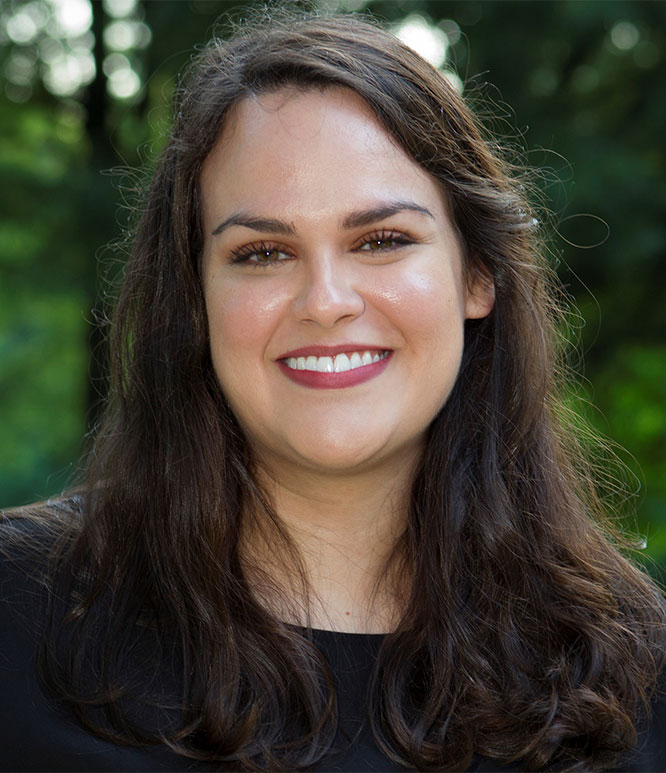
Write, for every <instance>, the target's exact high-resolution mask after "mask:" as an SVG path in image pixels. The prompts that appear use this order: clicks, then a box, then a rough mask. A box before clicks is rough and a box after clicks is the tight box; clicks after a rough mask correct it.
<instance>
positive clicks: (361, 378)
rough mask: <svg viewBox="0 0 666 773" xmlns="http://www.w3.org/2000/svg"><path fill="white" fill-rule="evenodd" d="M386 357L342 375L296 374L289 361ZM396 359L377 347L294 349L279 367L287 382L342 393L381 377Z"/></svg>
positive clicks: (278, 363)
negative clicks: (341, 356) (366, 354)
mask: <svg viewBox="0 0 666 773" xmlns="http://www.w3.org/2000/svg"><path fill="white" fill-rule="evenodd" d="M387 351H388V354H386V356H385V357H383V358H382V359H381V360H378V361H377V362H372V363H370V364H368V365H361V366H359V367H356V368H352V369H350V370H345V371H341V372H340V373H322V372H320V371H317V370H296V369H295V368H290V367H289V366H288V365H287V363H286V359H287V358H288V357H290V358H291V357H312V356H314V357H332V358H335V355H336V354H342V353H346V354H350V353H352V352H359V353H363V352H371V353H372V354H384V353H385V352H387ZM392 356H393V351H392V350H386V349H380V348H378V347H376V346H359V345H358V344H352V345H351V346H350V345H349V344H346V345H341V346H309V347H303V348H302V349H294V350H292V351H290V352H288V353H287V354H285V355H283V357H281V358H280V359H279V360H277V365H278V367H279V368H280V370H281V371H282V373H284V375H285V376H287V378H289V379H290V380H291V381H293V382H295V383H296V384H300V385H301V386H305V387H310V388H311V389H343V388H345V387H352V386H356V385H357V384H362V383H364V382H365V381H369V380H370V379H372V378H375V376H378V375H379V374H380V373H382V372H383V371H384V369H385V368H386V367H387V366H388V363H389V360H390V359H391V357H392Z"/></svg>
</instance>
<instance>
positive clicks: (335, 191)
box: [201, 87, 443, 210]
mask: <svg viewBox="0 0 666 773" xmlns="http://www.w3.org/2000/svg"><path fill="white" fill-rule="evenodd" d="M229 118H230V120H229V121H228V122H227V123H226V125H225V128H224V130H223V131H222V133H221V135H220V137H219V138H218V141H217V142H216V144H215V146H214V147H213V149H212V151H211V153H210V154H209V156H208V158H207V159H206V162H205V164H204V167H203V170H202V179H201V183H202V195H203V198H204V205H205V204H206V198H207V197H211V198H213V199H216V200H218V201H219V200H220V198H223V199H225V200H226V201H227V202H228V204H229V206H232V207H233V206H241V205H242V204H243V203H244V202H245V201H247V200H251V201H256V202H260V203H264V202H265V203H267V204H268V203H271V204H274V203H276V202H280V203H284V202H287V201H289V202H291V204H292V205H297V204H300V205H301V206H304V207H306V208H308V209H310V210H314V209H316V208H317V207H318V206H321V207H322V209H328V208H330V206H331V204H332V202H335V201H338V202H339V203H340V204H343V203H345V204H347V205H348V206H347V208H351V209H353V208H354V202H355V201H360V200H368V199H372V200H378V199H385V198H387V197H390V198H393V199H395V198H398V199H414V198H420V199H424V198H425V199H426V200H427V201H428V202H429V203H428V204H427V205H426V206H429V208H432V207H433V206H435V205H436V204H438V207H439V208H441V207H443V201H442V191H441V188H440V186H439V184H438V183H437V181H436V180H435V179H434V178H433V177H432V176H431V175H430V174H429V173H428V172H426V171H425V170H424V169H423V168H422V167H420V166H419V165H418V164H417V163H416V162H415V161H413V160H412V159H411V158H410V157H409V156H408V155H407V154H406V152H405V151H404V150H403V149H402V148H401V147H400V146H399V145H398V144H397V142H396V141H395V139H394V138H393V137H392V136H391V135H390V134H389V133H388V132H387V131H386V129H385V128H384V126H383V125H382V124H381V122H380V121H379V119H378V118H377V116H376V115H375V113H374V112H373V110H372V109H371V108H370V106H369V105H368V104H367V103H366V102H365V101H364V100H363V99H362V98H361V97H360V96H359V95H358V94H356V93H355V92H353V91H351V90H350V89H346V88H338V87H333V88H331V89H326V90H316V91H315V90H309V91H305V92H304V91H302V90H301V91H298V90H295V89H286V90H280V91H277V92H271V93H268V94H264V95H260V96H257V97H251V98H246V99H244V100H242V101H241V102H239V103H237V105H236V106H235V107H234V110H233V113H232V114H231V115H230V117H229Z"/></svg>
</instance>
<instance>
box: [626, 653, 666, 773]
mask: <svg viewBox="0 0 666 773" xmlns="http://www.w3.org/2000/svg"><path fill="white" fill-rule="evenodd" d="M637 730H638V742H637V743H636V746H635V747H634V749H633V751H632V752H631V753H630V754H628V755H627V756H626V757H625V758H624V759H623V761H622V763H621V764H620V765H619V766H618V767H617V768H616V770H617V771H618V773H644V772H645V771H652V773H658V771H666V667H665V668H663V669H662V671H661V674H660V677H659V680H658V683H657V687H656V689H655V692H654V695H653V697H652V702H651V705H650V712H649V714H648V715H647V716H645V715H642V716H641V717H640V719H639V720H638V723H637Z"/></svg>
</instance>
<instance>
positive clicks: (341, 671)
mask: <svg viewBox="0 0 666 773" xmlns="http://www.w3.org/2000/svg"><path fill="white" fill-rule="evenodd" d="M1 538H2V527H1V526H0V539H1ZM43 596H44V594H43V590H42V589H41V586H40V585H39V584H38V583H37V582H35V581H32V580H31V579H29V578H28V577H26V576H25V574H24V572H22V571H20V570H18V569H17V568H16V567H15V565H14V564H13V563H11V562H9V561H7V560H0V770H2V771H186V770H193V771H210V770H214V769H215V768H214V767H211V766H210V765H207V764H204V763H197V762H192V761H191V760H187V759H185V758H183V757H180V756H177V755H176V754H174V753H173V752H171V751H170V750H168V749H167V748H166V747H154V746H153V747H147V748H141V749H137V748H132V747H123V746H117V745H115V744H112V743H108V742H106V741H102V740H100V739H98V738H96V737H94V736H93V735H91V734H90V733H88V732H87V731H86V730H84V729H83V728H82V727H80V726H79V725H78V724H77V723H76V721H75V719H74V718H73V717H72V716H71V714H70V713H69V711H68V710H67V709H66V708H65V707H63V706H61V705H58V704H57V703H56V702H55V701H53V700H52V699H51V698H49V697H47V696H45V695H44V694H43V692H42V691H41V689H40V687H39V684H38V681H37V675H36V672H35V666H34V655H35V652H36V649H37V646H38V637H37V635H36V633H35V629H36V626H35V620H36V618H37V617H38V616H39V611H40V609H41V608H42V602H43ZM314 640H315V643H316V644H317V646H318V647H319V649H320V650H321V652H322V653H323V654H324V656H325V657H326V659H327V661H328V663H329V665H330V666H331V670H332V672H333V674H334V678H335V680H336V692H337V695H338V702H339V720H340V721H339V730H338V736H337V737H336V743H335V744H334V746H335V747H336V748H337V749H342V751H341V752H338V754H337V755H335V756H332V755H329V756H327V757H326V758H325V760H324V761H323V762H321V763H320V764H319V765H318V767H317V770H322V771H396V770H404V768H402V767H400V766H398V765H396V764H395V763H393V762H392V761H391V760H389V759H388V758H387V757H386V756H384V754H383V753H382V752H381V751H380V750H379V749H378V747H377V745H376V743H375V741H374V739H373V737H372V733H371V731H370V729H369V727H368V725H367V724H366V723H364V722H363V720H362V719H361V718H362V716H363V715H364V714H365V707H364V702H365V698H364V696H365V692H366V687H367V684H368V680H369V678H370V673H371V671H372V666H373V663H374V661H375V658H376V656H377V653H378V651H379V647H380V645H381V643H382V640H383V636H382V635H380V634H376V635H373V634H352V633H339V632H332V631H315V632H314ZM347 739H352V740H351V742H350V741H349V740H347ZM226 769H228V768H226ZM520 769H521V768H520V766H508V767H501V766H500V765H499V764H497V763H494V762H493V761H491V760H488V759H485V758H479V757H475V758H474V761H473V763H472V765H471V767H470V768H469V770H471V771H509V770H520ZM616 770H621V771H645V772H650V773H657V772H658V771H666V699H662V700H660V701H658V702H656V703H655V705H654V713H653V721H652V724H651V727H650V728H644V729H643V730H642V732H641V736H640V741H639V744H638V747H637V751H635V752H634V753H633V754H632V755H630V758H629V759H628V760H626V761H625V762H624V763H623V764H622V765H621V766H620V767H618V768H617V769H616Z"/></svg>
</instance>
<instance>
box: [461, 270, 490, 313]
mask: <svg viewBox="0 0 666 773" xmlns="http://www.w3.org/2000/svg"><path fill="white" fill-rule="evenodd" d="M494 305H495V282H494V281H493V278H492V276H491V274H490V272H489V271H488V269H487V268H486V267H485V266H484V265H477V266H474V267H473V268H472V269H471V271H470V276H469V278H468V281H467V296H466V298H465V319H481V318H482V317H487V316H488V314H490V312H491V311H492V310H493V306H494Z"/></svg>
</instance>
